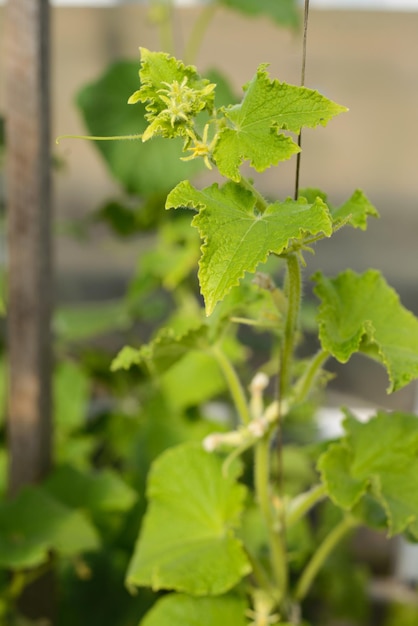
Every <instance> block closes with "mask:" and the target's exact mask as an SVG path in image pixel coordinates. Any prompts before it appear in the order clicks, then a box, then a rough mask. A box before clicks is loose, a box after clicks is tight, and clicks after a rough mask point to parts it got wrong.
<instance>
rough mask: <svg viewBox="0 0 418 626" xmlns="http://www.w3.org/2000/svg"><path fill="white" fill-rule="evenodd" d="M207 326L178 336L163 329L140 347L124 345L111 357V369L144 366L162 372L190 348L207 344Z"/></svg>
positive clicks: (150, 370)
mask: <svg viewBox="0 0 418 626" xmlns="http://www.w3.org/2000/svg"><path fill="white" fill-rule="evenodd" d="M207 333H208V327H207V326H205V325H202V326H199V327H198V328H196V329H193V330H190V331H188V332H187V333H185V334H183V335H181V336H178V335H176V334H175V333H174V332H173V331H172V330H171V329H163V330H162V331H161V332H160V333H159V334H158V335H157V337H156V338H155V339H154V340H153V341H151V342H150V343H148V344H146V345H144V346H141V348H132V347H131V346H125V347H123V348H122V350H121V351H120V352H119V354H118V355H117V356H116V357H115V358H114V359H113V361H112V364H111V370H112V371H113V372H115V371H116V370H118V369H129V368H131V367H132V366H133V365H139V366H144V367H145V368H146V369H147V371H148V372H151V373H158V374H162V373H163V372H165V371H166V370H167V369H168V368H169V367H171V366H172V365H173V364H174V363H176V362H177V361H179V360H180V359H181V358H182V357H183V356H185V355H186V354H188V353H189V352H190V350H193V349H198V348H202V347H205V346H206V345H207V340H206V337H207Z"/></svg>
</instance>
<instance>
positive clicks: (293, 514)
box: [286, 485, 326, 527]
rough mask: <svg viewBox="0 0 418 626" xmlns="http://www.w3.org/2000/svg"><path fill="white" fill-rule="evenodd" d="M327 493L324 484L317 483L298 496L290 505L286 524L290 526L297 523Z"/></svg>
mask: <svg viewBox="0 0 418 626" xmlns="http://www.w3.org/2000/svg"><path fill="white" fill-rule="evenodd" d="M325 495H326V489H325V486H324V485H316V486H315V487H312V489H310V490H309V491H306V492H305V493H301V494H299V495H298V496H296V497H295V498H294V499H293V500H292V502H291V503H290V506H289V513H288V515H287V516H286V525H287V526H288V527H290V526H293V524H296V522H298V521H299V520H300V519H301V518H302V517H303V516H304V515H306V513H307V512H308V511H310V509H312V507H314V506H315V504H317V503H318V502H320V501H321V500H322V499H323V498H324V496H325Z"/></svg>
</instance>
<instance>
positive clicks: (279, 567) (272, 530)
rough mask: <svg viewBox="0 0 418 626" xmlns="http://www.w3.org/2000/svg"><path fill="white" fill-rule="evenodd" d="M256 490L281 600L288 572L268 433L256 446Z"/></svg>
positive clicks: (283, 596) (279, 599) (284, 594)
mask: <svg viewBox="0 0 418 626" xmlns="http://www.w3.org/2000/svg"><path fill="white" fill-rule="evenodd" d="M254 471H255V476H254V482H255V492H256V497H257V501H258V504H259V507H260V510H261V513H262V516H263V519H264V523H265V525H266V528H267V532H268V537H269V544H270V550H271V564H272V569H273V574H274V578H275V581H276V585H277V594H276V595H277V597H278V601H279V602H280V601H281V600H283V599H284V598H285V597H286V592H287V584H288V573H287V559H286V552H285V547H284V541H283V536H282V529H279V528H277V524H276V523H275V519H274V515H273V511H272V506H271V496H270V489H269V487H270V436H269V435H268V434H266V435H265V436H264V437H262V438H261V439H260V440H259V441H258V442H257V444H256V446H255V467H254Z"/></svg>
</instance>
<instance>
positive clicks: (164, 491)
mask: <svg viewBox="0 0 418 626" xmlns="http://www.w3.org/2000/svg"><path fill="white" fill-rule="evenodd" d="M236 478H237V466H235V468H234V470H232V469H231V471H230V473H229V474H228V475H227V476H225V475H224V474H223V473H222V462H221V460H220V459H219V458H217V457H216V456H215V455H210V454H209V453H207V452H205V451H204V450H203V449H202V448H201V445H200V444H194V443H193V444H190V443H188V444H183V445H180V446H178V447H176V448H172V449H170V450H168V451H166V452H165V453H163V454H162V455H161V456H160V457H159V458H158V459H157V460H156V461H155V462H154V464H153V466H152V469H151V473H150V477H149V480H148V489H147V495H148V499H149V507H148V511H147V513H146V515H145V518H144V522H143V526H142V530H141V534H140V537H139V541H138V543H137V545H136V548H135V552H134V555H133V558H132V560H131V563H130V566H129V570H128V574H127V584H128V585H132V586H150V587H152V588H153V589H154V590H159V589H171V590H175V591H180V592H186V593H189V594H191V595H196V596H201V595H218V594H221V593H225V592H226V591H228V590H229V589H231V588H232V587H234V586H235V585H236V584H237V583H238V582H239V581H240V580H241V578H242V577H243V576H245V575H246V574H248V573H249V572H250V571H251V566H250V564H249V562H248V559H247V557H246V555H245V552H244V549H243V547H242V545H241V542H240V541H239V540H238V539H237V538H236V537H235V535H234V532H233V529H234V527H237V526H238V525H239V516H240V514H241V512H242V508H243V501H244V498H245V493H246V490H245V487H244V486H243V485H240V484H238V483H237V481H236Z"/></svg>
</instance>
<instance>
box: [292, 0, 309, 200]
mask: <svg viewBox="0 0 418 626" xmlns="http://www.w3.org/2000/svg"><path fill="white" fill-rule="evenodd" d="M308 22H309V0H305V11H304V16H303V44H302V68H301V76H300V85H301V87H304V85H305V70H306V47H307V39H308ZM298 146H299V148H302V130H300V132H299V135H298ZM300 159H301V152H298V154H297V155H296V175H295V196H294V197H295V200H297V199H298V196H299V176H300Z"/></svg>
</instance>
